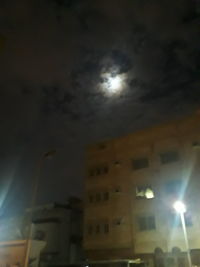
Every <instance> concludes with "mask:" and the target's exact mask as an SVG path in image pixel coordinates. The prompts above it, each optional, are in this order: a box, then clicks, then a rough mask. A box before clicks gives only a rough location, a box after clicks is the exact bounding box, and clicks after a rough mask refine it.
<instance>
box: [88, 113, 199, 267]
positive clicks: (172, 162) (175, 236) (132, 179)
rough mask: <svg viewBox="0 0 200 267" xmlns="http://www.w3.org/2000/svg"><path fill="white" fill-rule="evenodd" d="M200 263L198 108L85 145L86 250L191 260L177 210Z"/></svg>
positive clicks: (91, 255) (166, 261)
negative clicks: (180, 204) (177, 205)
mask: <svg viewBox="0 0 200 267" xmlns="http://www.w3.org/2000/svg"><path fill="white" fill-rule="evenodd" d="M180 199H181V200H182V201H184V203H185V204H186V206H187V212H186V213H185V222H186V228H187V234H188V241H189V247H190V249H191V255H192V260H193V262H194V264H196V265H197V264H200V261H199V255H200V237H199V234H200V213H199V204H200V114H198V113H197V114H194V115H193V116H191V117H187V118H184V119H182V120H179V121H178V120H177V121H173V122H169V123H166V124H163V125H159V126H156V127H152V128H150V129H146V130H143V131H139V132H135V133H133V134H130V135H128V136H125V137H121V138H118V139H113V140H110V141H106V142H103V143H100V144H95V145H92V146H90V147H89V148H88V151H87V174H86V180H85V200H84V201H85V202H84V203H85V204H84V206H85V208H84V210H85V215H84V249H85V252H86V255H87V258H88V259H89V260H110V259H127V258H129V259H132V258H142V259H145V260H146V261H147V262H148V264H149V266H154V264H155V266H181V267H184V266H187V258H186V246H185V241H184V236H183V230H182V227H181V222H180V216H179V215H178V214H176V213H175V210H174V208H173V204H174V202H175V201H176V200H180Z"/></svg>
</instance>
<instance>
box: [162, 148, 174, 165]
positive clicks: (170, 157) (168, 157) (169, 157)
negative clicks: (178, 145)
mask: <svg viewBox="0 0 200 267" xmlns="http://www.w3.org/2000/svg"><path fill="white" fill-rule="evenodd" d="M160 160H161V163H162V164H167V163H171V162H176V161H178V160H179V154H178V152H177V151H168V152H165V153H161V154H160Z"/></svg>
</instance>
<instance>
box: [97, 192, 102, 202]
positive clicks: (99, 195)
mask: <svg viewBox="0 0 200 267" xmlns="http://www.w3.org/2000/svg"><path fill="white" fill-rule="evenodd" d="M96 201H97V202H99V201H101V194H100V193H97V194H96Z"/></svg>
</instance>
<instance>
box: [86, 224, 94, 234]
mask: <svg viewBox="0 0 200 267" xmlns="http://www.w3.org/2000/svg"><path fill="white" fill-rule="evenodd" d="M87 232H88V234H89V235H92V234H93V227H92V225H88V229H87Z"/></svg>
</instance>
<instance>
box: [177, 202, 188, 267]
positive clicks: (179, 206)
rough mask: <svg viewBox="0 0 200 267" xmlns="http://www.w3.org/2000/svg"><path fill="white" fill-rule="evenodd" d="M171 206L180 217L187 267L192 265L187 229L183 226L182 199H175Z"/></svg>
mask: <svg viewBox="0 0 200 267" xmlns="http://www.w3.org/2000/svg"><path fill="white" fill-rule="evenodd" d="M173 208H174V209H175V211H176V212H177V213H178V214H179V215H180V218H181V224H182V228H183V235H184V239H185V246H186V250H187V258H188V264H189V267H192V261H191V256H190V250H189V243H188V237H187V231H186V226H185V216H184V213H185V212H186V206H185V204H184V203H183V202H182V201H176V202H175V203H174V205H173Z"/></svg>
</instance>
